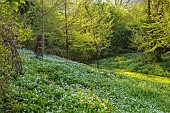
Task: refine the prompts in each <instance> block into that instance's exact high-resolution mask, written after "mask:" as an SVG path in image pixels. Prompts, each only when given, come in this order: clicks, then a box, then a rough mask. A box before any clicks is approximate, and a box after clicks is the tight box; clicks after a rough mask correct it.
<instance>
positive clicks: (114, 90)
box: [1, 50, 170, 113]
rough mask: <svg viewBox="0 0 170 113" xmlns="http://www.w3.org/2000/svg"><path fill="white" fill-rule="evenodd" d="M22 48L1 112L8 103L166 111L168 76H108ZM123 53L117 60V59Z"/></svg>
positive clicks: (51, 108) (46, 108) (22, 107)
mask: <svg viewBox="0 0 170 113" xmlns="http://www.w3.org/2000/svg"><path fill="white" fill-rule="evenodd" d="M21 53H22V55H23V56H24V75H23V76H17V78H16V79H15V80H12V79H11V80H10V79H8V81H9V82H6V83H10V89H11V91H12V93H8V92H7V93H6V94H8V95H9V96H10V97H11V98H10V99H11V101H10V102H9V103H8V107H6V108H5V107H2V106H1V107H2V109H1V111H2V112H7V111H8V110H11V109H12V107H13V110H14V111H16V112H40V111H41V112H61V113H70V112H71V113H73V112H95V113H103V112H104V113H107V112H108V113H110V112H131V113H132V112H169V111H170V107H169V104H170V101H169V100H170V99H169V90H170V89H169V88H170V87H169V84H170V83H169V79H167V81H165V80H163V79H158V80H157V81H155V80H153V78H152V77H148V78H147V79H144V78H142V77H141V78H138V77H130V76H127V75H124V74H121V75H113V74H111V73H110V72H109V71H107V70H98V69H95V68H92V67H89V66H87V65H84V64H80V63H76V62H73V61H69V60H66V59H63V58H60V57H57V56H46V55H45V56H44V59H43V60H42V59H36V57H35V55H34V54H33V52H31V51H27V50H21ZM128 56H129V55H127V56H126V57H124V58H117V59H116V60H117V61H120V62H121V61H123V60H124V59H126V58H127V57H128ZM129 57H131V56H129ZM35 67H36V68H35ZM165 79H166V78H165ZM4 98H6V97H4ZM12 103H13V104H12ZM14 106H15V107H14ZM9 112H10V111H9Z"/></svg>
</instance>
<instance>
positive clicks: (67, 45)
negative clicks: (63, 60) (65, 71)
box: [64, 0, 69, 58]
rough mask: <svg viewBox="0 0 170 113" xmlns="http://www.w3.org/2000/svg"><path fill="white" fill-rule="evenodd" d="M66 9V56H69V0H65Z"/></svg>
mask: <svg viewBox="0 0 170 113" xmlns="http://www.w3.org/2000/svg"><path fill="white" fill-rule="evenodd" d="M64 7H65V8H64V10H65V15H64V16H65V21H66V24H65V39H66V57H67V58H68V56H69V40H68V24H67V0H65V4H64Z"/></svg>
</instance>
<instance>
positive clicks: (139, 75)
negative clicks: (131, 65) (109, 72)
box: [114, 69, 170, 84]
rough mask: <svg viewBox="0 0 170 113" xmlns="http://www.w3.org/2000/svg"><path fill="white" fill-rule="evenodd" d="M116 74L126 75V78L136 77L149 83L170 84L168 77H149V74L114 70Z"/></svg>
mask: <svg viewBox="0 0 170 113" xmlns="http://www.w3.org/2000/svg"><path fill="white" fill-rule="evenodd" d="M114 72H115V73H116V74H124V75H125V76H129V77H136V78H139V79H144V80H148V81H155V82H162V83H168V84H169V83H170V78H168V77H160V76H155V75H149V74H143V73H137V72H128V71H124V70H118V69H117V70H114Z"/></svg>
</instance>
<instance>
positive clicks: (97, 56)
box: [96, 46, 100, 68]
mask: <svg viewBox="0 0 170 113" xmlns="http://www.w3.org/2000/svg"><path fill="white" fill-rule="evenodd" d="M99 56H100V52H99V48H98V46H96V60H97V62H96V64H97V68H99Z"/></svg>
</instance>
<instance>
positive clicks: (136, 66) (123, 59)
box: [93, 53, 170, 77]
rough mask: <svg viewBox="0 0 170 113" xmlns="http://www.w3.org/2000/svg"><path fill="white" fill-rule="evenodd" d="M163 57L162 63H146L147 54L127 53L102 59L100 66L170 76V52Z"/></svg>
mask: <svg viewBox="0 0 170 113" xmlns="http://www.w3.org/2000/svg"><path fill="white" fill-rule="evenodd" d="M162 58H163V62H160V63H146V59H148V58H147V56H146V55H144V54H142V53H127V54H122V55H118V56H116V57H110V58H106V59H102V60H100V68H102V69H107V70H113V71H115V70H117V69H119V70H124V71H129V72H139V73H144V74H151V75H158V76H163V77H170V54H167V55H163V56H162ZM93 66H95V64H93Z"/></svg>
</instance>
